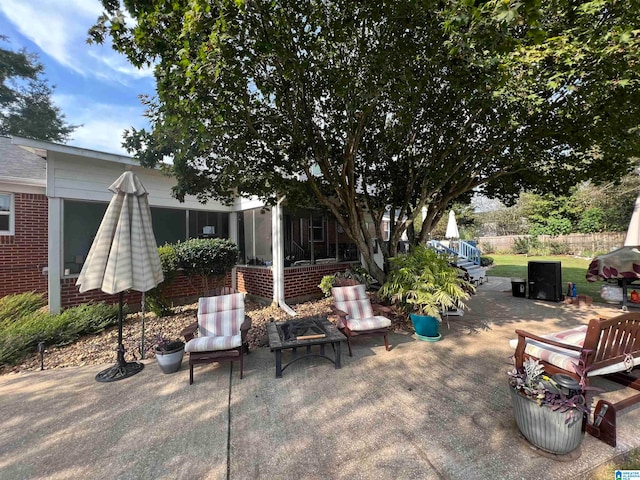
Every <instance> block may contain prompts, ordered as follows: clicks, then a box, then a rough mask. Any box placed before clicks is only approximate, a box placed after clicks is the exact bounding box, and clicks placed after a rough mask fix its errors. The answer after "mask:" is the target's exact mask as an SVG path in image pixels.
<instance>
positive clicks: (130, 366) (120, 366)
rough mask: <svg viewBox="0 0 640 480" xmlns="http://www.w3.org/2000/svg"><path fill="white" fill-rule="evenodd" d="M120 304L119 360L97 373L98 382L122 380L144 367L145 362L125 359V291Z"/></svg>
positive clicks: (121, 293)
mask: <svg viewBox="0 0 640 480" xmlns="http://www.w3.org/2000/svg"><path fill="white" fill-rule="evenodd" d="M119 300H120V302H119V305H118V361H117V362H116V364H115V365H114V366H113V367H109V368H107V369H106V370H103V371H101V372H100V373H98V374H97V375H96V380H97V381H98V382H115V381H116V380H122V379H124V378H127V377H131V376H133V375H135V374H136V373H139V372H141V371H142V369H143V368H144V363H138V362H126V361H125V359H124V352H125V350H124V345H123V344H122V324H123V323H124V311H123V303H124V292H120V294H119Z"/></svg>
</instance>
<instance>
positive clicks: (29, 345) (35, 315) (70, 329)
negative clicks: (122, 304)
mask: <svg viewBox="0 0 640 480" xmlns="http://www.w3.org/2000/svg"><path fill="white" fill-rule="evenodd" d="M117 322H118V306H117V305H106V304H104V303H95V304H85V305H79V306H77V307H72V308H69V309H67V310H65V311H63V312H62V313H59V314H57V315H50V314H48V313H47V312H44V311H42V310H36V311H33V312H31V313H29V314H27V315H24V316H22V317H20V318H18V319H16V321H14V322H13V323H11V324H5V325H3V326H2V327H0V365H1V364H7V365H11V364H15V363H17V362H19V361H20V360H22V359H23V358H24V357H25V356H27V355H28V354H29V353H30V352H32V351H34V350H35V349H36V346H37V345H38V343H39V342H44V343H45V344H47V345H51V346H58V345H66V344H69V343H71V342H73V341H75V340H76V339H78V338H79V337H80V336H81V335H85V334H92V333H98V332H100V331H102V330H104V329H105V328H107V327H108V326H110V325H114V324H116V323H117Z"/></svg>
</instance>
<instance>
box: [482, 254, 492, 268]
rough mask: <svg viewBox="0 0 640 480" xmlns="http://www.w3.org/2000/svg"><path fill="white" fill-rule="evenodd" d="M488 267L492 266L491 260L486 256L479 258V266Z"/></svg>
mask: <svg viewBox="0 0 640 480" xmlns="http://www.w3.org/2000/svg"><path fill="white" fill-rule="evenodd" d="M489 265H493V258H491V257H487V256H486V255H483V256H482V257H480V266H482V267H488V266H489Z"/></svg>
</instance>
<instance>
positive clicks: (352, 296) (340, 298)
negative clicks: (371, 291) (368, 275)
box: [331, 285, 373, 320]
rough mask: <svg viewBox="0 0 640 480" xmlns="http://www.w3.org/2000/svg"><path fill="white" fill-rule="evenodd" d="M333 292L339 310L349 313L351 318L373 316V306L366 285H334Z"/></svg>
mask: <svg viewBox="0 0 640 480" xmlns="http://www.w3.org/2000/svg"><path fill="white" fill-rule="evenodd" d="M331 294H332V295H333V299H334V301H335V306H336V308H337V309H338V310H342V311H343V312H346V313H347V318H348V319H351V320H356V319H363V318H371V317H373V308H371V301H370V300H369V297H368V295H367V291H366V290H365V287H364V285H350V286H348V287H333V288H332V289H331Z"/></svg>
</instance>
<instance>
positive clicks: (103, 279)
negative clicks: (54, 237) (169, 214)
mask: <svg viewBox="0 0 640 480" xmlns="http://www.w3.org/2000/svg"><path fill="white" fill-rule="evenodd" d="M109 190H111V191H112V192H113V193H114V196H113V198H112V199H111V202H110V203H109V207H108V208H107V211H106V213H105V215H104V218H103V219H102V223H101V224H100V228H98V233H97V234H96V237H95V239H94V241H93V244H92V245H91V249H90V250H89V254H88V255H87V259H86V261H85V262H84V265H83V266H82V271H81V272H80V276H79V277H78V281H77V282H76V285H78V286H79V287H80V292H86V291H87V290H94V289H100V290H102V291H103V292H105V293H108V294H111V295H113V294H115V293H119V292H124V291H125V290H137V291H138V292H146V291H148V290H151V289H152V288H153V287H155V286H157V285H158V284H159V283H160V282H162V280H164V277H163V275H162V266H161V264H160V256H159V255H158V246H157V244H156V240H155V236H154V234H153V228H152V225H151V209H150V208H149V202H148V199H147V195H148V194H147V191H146V190H145V188H144V186H143V185H142V182H141V181H140V179H139V178H138V177H137V176H136V175H135V174H134V173H133V172H124V173H123V174H122V175H121V176H120V177H119V178H118V179H117V180H116V181H115V182H114V183H113V184H112V185H111V186H110V187H109Z"/></svg>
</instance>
